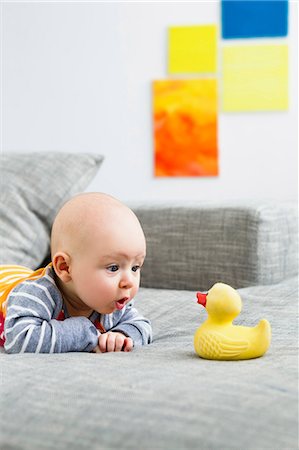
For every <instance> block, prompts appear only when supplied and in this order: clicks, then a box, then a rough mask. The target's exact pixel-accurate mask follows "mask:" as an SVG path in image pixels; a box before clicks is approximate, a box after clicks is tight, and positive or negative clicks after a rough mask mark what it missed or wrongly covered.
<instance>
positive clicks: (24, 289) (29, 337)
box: [4, 276, 98, 353]
mask: <svg viewBox="0 0 299 450" xmlns="http://www.w3.org/2000/svg"><path fill="white" fill-rule="evenodd" d="M61 308H62V299H61V295H60V292H59V290H58V288H57V286H56V285H55V283H54V281H53V279H52V278H51V277H49V276H46V277H43V278H41V279H39V280H37V281H35V282H32V281H26V282H23V283H20V284H19V285H18V286H16V288H14V289H13V291H12V292H11V293H10V295H9V298H8V302H7V315H6V318H5V339H6V341H5V346H4V347H5V351H6V352H7V353H24V352H28V353H63V352H79V351H85V352H89V351H91V350H93V348H95V346H96V345H97V342H98V337H97V330H96V328H95V326H94V325H93V324H92V323H91V321H90V320H89V319H87V318H86V317H72V318H69V319H65V320H64V321H58V320H56V317H57V316H58V314H59V312H60V311H61Z"/></svg>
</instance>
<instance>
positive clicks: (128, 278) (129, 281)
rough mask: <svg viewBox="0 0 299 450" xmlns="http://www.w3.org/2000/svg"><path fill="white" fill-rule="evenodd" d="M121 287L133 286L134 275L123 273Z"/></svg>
mask: <svg viewBox="0 0 299 450" xmlns="http://www.w3.org/2000/svg"><path fill="white" fill-rule="evenodd" d="M119 285H120V287H121V288H127V289H129V288H131V287H132V286H133V277H132V275H130V274H127V273H126V274H123V276H122V277H121V280H120V282H119Z"/></svg>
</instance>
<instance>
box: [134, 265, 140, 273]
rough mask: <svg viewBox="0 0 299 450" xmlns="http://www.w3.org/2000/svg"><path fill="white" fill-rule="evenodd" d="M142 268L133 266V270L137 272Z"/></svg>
mask: <svg viewBox="0 0 299 450" xmlns="http://www.w3.org/2000/svg"><path fill="white" fill-rule="evenodd" d="M140 269H141V267H140V266H133V267H132V271H133V272H137V270H140Z"/></svg>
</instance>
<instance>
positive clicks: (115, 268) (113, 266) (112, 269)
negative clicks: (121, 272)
mask: <svg viewBox="0 0 299 450" xmlns="http://www.w3.org/2000/svg"><path fill="white" fill-rule="evenodd" d="M107 270H108V271H109V272H117V271H118V265H117V264H111V266H109V267H107Z"/></svg>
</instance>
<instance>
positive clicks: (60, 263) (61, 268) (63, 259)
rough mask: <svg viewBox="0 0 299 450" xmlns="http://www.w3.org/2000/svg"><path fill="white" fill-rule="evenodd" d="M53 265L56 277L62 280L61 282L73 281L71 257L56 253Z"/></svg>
mask: <svg viewBox="0 0 299 450" xmlns="http://www.w3.org/2000/svg"><path fill="white" fill-rule="evenodd" d="M52 264H53V268H54V270H55V273H56V275H57V276H58V277H59V278H60V279H61V281H63V283H68V282H69V281H71V279H72V277H71V275H70V256H69V255H68V254H67V253H64V252H59V253H56V254H55V255H54V257H53V258H52Z"/></svg>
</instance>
